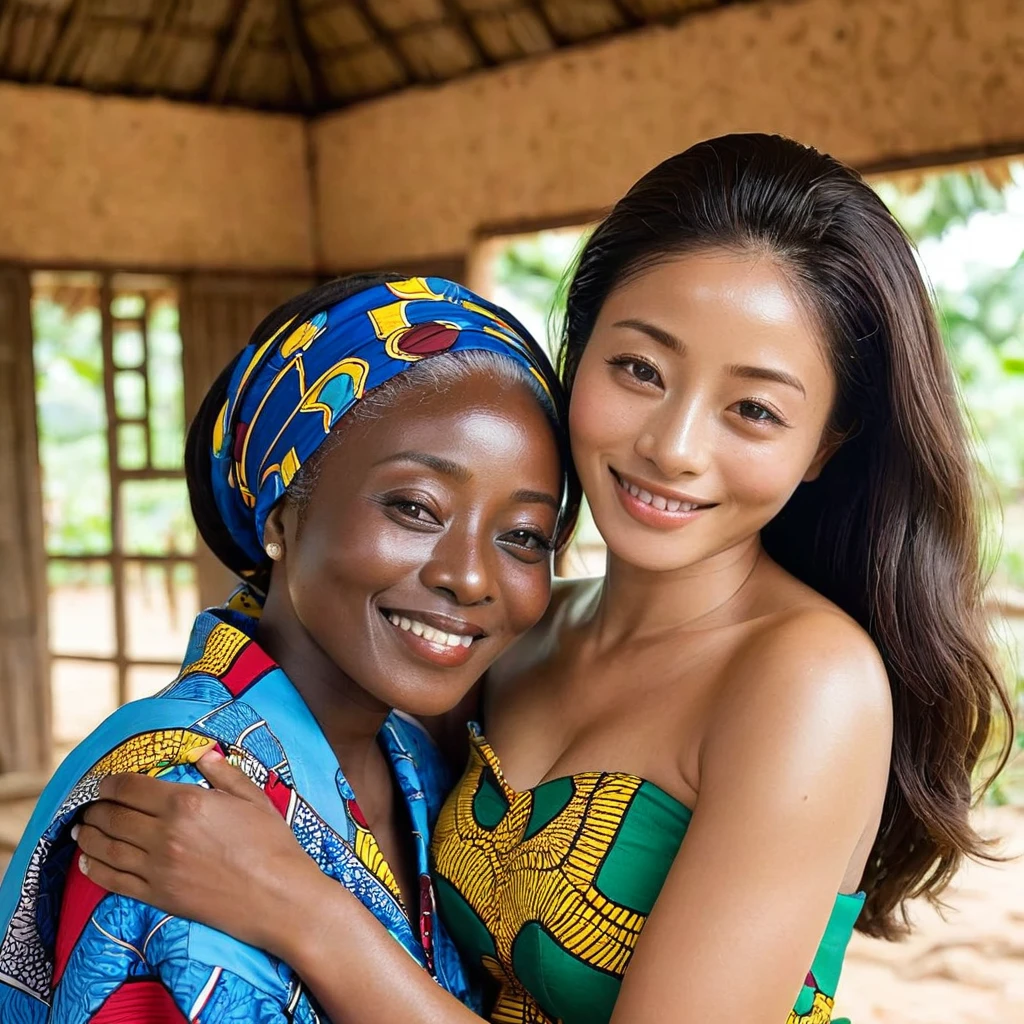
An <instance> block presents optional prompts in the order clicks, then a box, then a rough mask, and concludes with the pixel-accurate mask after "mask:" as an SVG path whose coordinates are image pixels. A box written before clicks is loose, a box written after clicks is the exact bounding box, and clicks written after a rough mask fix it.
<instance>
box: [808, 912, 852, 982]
mask: <svg viewBox="0 0 1024 1024" xmlns="http://www.w3.org/2000/svg"><path fill="white" fill-rule="evenodd" d="M863 908H864V893H862V892H859V893H856V894H855V895H846V894H844V893H840V894H839V895H838V896H837V897H836V902H835V905H834V906H833V907H832V915H831V916H830V917H829V919H828V924H827V925H826V927H825V934H824V936H823V937H822V940H821V945H820V946H818V952H817V953H816V954H815V957H814V963H813V964H812V965H811V974H813V975H814V980H815V982H816V983H817V985H818V989H819V990H820V991H821V992H824V993H825V995H827V996H835V994H836V989H837V988H838V987H839V974H840V972H841V971H842V969H843V958H844V957H845V956H846V947H847V946H848V945H849V943H850V937H851V936H852V935H853V926H854V925H855V924H856V923H857V918H858V917H860V912H861V910H862V909H863Z"/></svg>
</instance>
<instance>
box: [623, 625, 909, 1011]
mask: <svg viewBox="0 0 1024 1024" xmlns="http://www.w3.org/2000/svg"><path fill="white" fill-rule="evenodd" d="M810 618H811V617H809V616H806V615H805V616H801V619H800V621H799V622H797V623H794V624H793V627H792V628H789V627H784V628H782V629H781V630H775V631H773V632H772V634H771V636H770V638H768V642H762V643H758V644H757V645H756V646H755V647H753V648H752V649H751V650H750V651H748V652H746V653H745V654H744V655H743V656H742V657H741V658H740V659H739V660H738V662H737V664H735V665H734V666H732V669H731V671H730V681H729V683H728V684H727V686H726V687H724V688H723V690H722V692H721V693H720V694H719V697H718V706H717V707H716V709H715V713H714V717H713V719H712V720H711V722H710V724H709V727H708V730H707V734H706V737H705V742H704V744H703V749H702V751H701V778H700V797H699V800H698V802H697V807H696V810H695V813H694V816H693V819H692V822H691V824H690V828H689V831H688V832H687V835H686V839H685V840H684V842H683V844H682V846H681V847H680V851H679V853H678V855H677V857H676V860H675V863H674V864H673V866H672V869H671V871H670V873H669V876H668V878H667V880H666V882H665V885H664V888H663V889H662V891H661V894H660V895H659V897H658V901H657V903H656V905H655V907H654V909H653V911H652V913H651V915H650V918H649V919H648V921H647V923H646V925H645V927H644V930H643V932H642V934H641V936H640V939H639V942H638V944H637V949H636V952H635V955H634V957H633V960H632V961H631V963H630V966H629V969H628V970H627V972H626V975H625V978H624V981H623V985H622V990H621V994H620V996H619V999H618V1002H617V1004H616V1007H615V1012H614V1014H613V1016H612V1024H635V1022H640V1021H645V1020H665V1019H666V1016H665V1008H666V1007H675V1008H676V1009H675V1010H674V1011H673V1014H672V1018H671V1019H672V1020H673V1021H676V1022H678V1024H683V1022H685V1024H695V1022H698V1021H706V1020H717V1019H719V1018H720V1017H722V1016H725V1015H734V1014H735V1013H737V1012H739V1014H740V1015H741V1016H742V1017H743V1019H744V1020H745V1021H746V1022H747V1024H781V1022H783V1021H785V1020H786V1019H787V1015H788V1014H789V1012H790V1010H791V1009H792V1007H793V1002H794V999H795V998H796V996H797V994H798V992H799V991H800V985H801V981H802V980H803V979H804V977H805V974H806V972H807V970H808V968H809V967H810V966H811V963H812V960H813V957H814V954H815V951H816V949H817V945H818V943H819V942H820V940H821V937H822V934H823V932H824V930H825V926H826V923H827V921H828V917H829V914H830V911H831V909H832V906H833V903H834V901H835V897H836V893H837V892H839V891H840V890H841V889H842V886H843V881H844V876H846V875H847V873H848V871H849V867H850V863H851V860H852V859H853V856H854V851H855V850H856V849H858V847H859V846H861V844H862V840H863V838H864V836H865V835H866V834H867V835H868V836H870V833H871V831H872V830H873V827H874V824H873V823H874V821H875V820H876V819H877V814H878V810H879V808H880V806H881V802H882V799H883V798H884V793H885V786H886V779H887V774H888V761H889V748H890V743H891V740H890V733H891V708H890V704H889V688H888V682H887V680H886V676H885V672H884V669H883V667H882V665H881V662H880V659H879V657H878V655H877V652H876V651H875V649H874V647H873V645H872V644H871V643H870V641H869V640H868V639H867V638H866V637H865V636H864V635H863V634H862V633H861V632H860V631H859V630H858V629H857V627H855V626H853V625H852V624H850V623H848V622H847V621H845V620H839V619H837V617H836V616H835V615H834V614H832V613H828V614H826V615H817V614H815V615H814V616H813V620H812V621H808V619H810ZM853 885H854V886H855V885H856V882H854V883H853Z"/></svg>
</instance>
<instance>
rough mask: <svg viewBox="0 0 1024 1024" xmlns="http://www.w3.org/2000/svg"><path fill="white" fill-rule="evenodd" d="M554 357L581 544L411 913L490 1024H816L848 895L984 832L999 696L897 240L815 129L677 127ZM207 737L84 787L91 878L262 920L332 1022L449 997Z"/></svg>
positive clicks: (970, 844)
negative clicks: (181, 762)
mask: <svg viewBox="0 0 1024 1024" xmlns="http://www.w3.org/2000/svg"><path fill="white" fill-rule="evenodd" d="M562 372H563V378H564V380H565V383H566V385H567V386H568V388H569V389H570V394H571V404H570V434H571V439H572V451H573V456H574V459H575V464H576V467H577V469H578V472H579V474H580V477H581V480H582V482H583V485H584V489H585V491H586V494H587V496H588V499H589V501H590V505H591V508H592V510H593V513H594V518H595V521H596V523H597V525H598V527H599V529H600V531H601V533H602V535H603V537H604V539H605V541H606V542H607V545H608V563H607V573H606V575H605V577H604V578H603V579H598V580H579V581H571V582H565V583H562V584H560V585H559V586H558V587H557V588H556V590H555V593H554V596H553V600H552V603H551V606H550V607H549V609H548V611H547V613H546V615H545V616H544V618H543V619H542V620H541V622H540V623H539V624H538V625H537V626H536V627H535V628H534V630H533V631H532V632H531V633H530V635H529V636H528V638H527V639H526V641H524V642H523V643H521V644H519V645H517V646H516V648H515V649H514V650H513V651H511V652H510V653H509V654H508V655H507V656H505V657H504V658H503V659H501V660H500V661H499V662H498V664H497V665H496V666H495V667H494V668H493V669H492V670H491V671H490V672H489V674H488V676H487V679H486V682H485V685H484V686H483V688H482V692H481V695H480V698H479V704H478V707H476V708H475V709H470V710H471V716H475V717H477V718H478V719H479V720H480V721H481V722H482V723H483V725H484V726H485V728H486V739H485V738H484V735H483V732H482V731H481V730H480V729H479V728H475V729H474V730H473V731H472V733H471V748H470V762H469V767H468V769H467V773H466V776H465V777H464V779H463V781H462V782H461V783H460V784H459V785H458V786H457V787H456V790H455V792H454V793H453V795H452V796H451V797H450V798H449V801H448V803H447V805H446V807H445V809H444V811H443V812H442V815H441V818H440V820H439V824H438V829H437V832H436V834H435V839H434V844H433V858H434V871H435V878H436V880H437V885H438V893H439V902H440V907H441V910H442V914H443V916H444V918H445V920H446V922H447V923H448V925H449V927H450V928H451V930H452V934H453V936H454V938H455V939H456V941H457V943H458V944H459V945H460V948H461V949H462V951H463V953H464V954H465V955H467V956H470V957H472V958H473V959H474V960H476V961H477V962H479V963H480V964H482V965H483V966H484V967H485V968H486V969H487V970H488V972H489V973H490V974H491V976H492V977H493V978H494V979H495V980H496V981H497V982H498V985H499V993H498V995H497V999H496V1002H495V1004H494V1006H493V1008H492V1011H491V1016H492V1020H494V1021H495V1022H501V1024H509V1022H519V1024H527V1022H529V1024H549V1022H552V1021H556V1020H560V1021H562V1022H564V1024H592V1022H595V1021H606V1020H610V1021H611V1022H612V1024H640V1022H644V1024H646V1022H647V1021H651V1020H656V1021H673V1022H675V1024H698V1022H700V1024H703V1022H705V1021H708V1020H715V1019H719V1018H721V1017H724V1016H726V1015H729V1016H732V1015H737V1016H742V1018H743V1019H744V1020H745V1021H747V1022H750V1024H781V1022H782V1021H784V1020H786V1019H787V1018H786V1015H787V1013H789V1018H788V1019H789V1021H790V1022H791V1024H793V1022H805V1024H826V1022H827V1021H828V1020H829V1018H830V1016H831V1011H832V1004H833V996H834V993H835V985H836V982H837V980H838V974H839V967H840V964H841V962H842V956H843V952H844V950H845V945H846V941H847V939H848V938H849V935H850V931H851V930H852V928H853V927H854V924H855V922H856V926H857V927H859V928H861V929H862V930H863V931H865V932H867V933H869V934H872V935H879V936H889V937H892V936H893V935H895V934H896V933H897V932H898V931H899V930H900V921H899V914H900V910H901V908H902V906H903V903H904V901H905V900H906V899H907V898H908V897H910V896H912V895H919V894H924V895H926V896H929V897H935V896H936V895H937V894H938V893H939V892H940V891H941V889H942V887H943V886H944V885H945V884H946V882H948V880H949V878H950V877H951V876H952V874H953V873H954V872H955V870H956V869H957V867H958V866H959V864H960V863H961V860H962V858H963V857H964V856H965V855H974V856H979V855H981V856H983V855H984V850H985V847H984V844H983V843H982V841H981V840H980V839H979V838H978V836H977V835H976V834H975V832H974V831H973V830H972V828H971V825H970V823H969V820H968V813H969V810H970V806H971V803H972V785H973V781H974V771H975V768H976V767H977V765H978V762H979V759H980V757H981V755H982V753H983V752H984V751H985V750H986V747H987V745H988V743H989V740H990V738H991V737H992V736H993V734H994V714H995V713H996V712H997V711H1003V712H1008V711H1009V708H1008V705H1007V702H1006V697H1005V694H1004V693H1003V691H1002V689H1001V685H1000V681H999V678H998V675H997V672H996V670H995V668H994V665H993V661H992V659H991V655H990V651H989V648H988V641H987V633H986V627H985V622H984V614H983V606H982V585H983V579H982V575H981V570H980V565H979V526H978V510H979V507H980V504H979V502H978V499H977V491H976V489H975V470H974V465H973V461H972V458H971V453H970V445H969V442H968V434H967V431H966V429H965V427H964V422H963V418H962V415H961V411H960V409H959V407H958V403H957V395H956V388H955V384H954V382H953V377H952V373H951V369H950V366H949V363H948V360H947V358H946V356H945V353H944V350H943V346H942V342H941V338H940V336H939V332H938V329H937V326H936V323H935V318H934V313H933V310H932V308H931V304H930V301H929V297H928V292H927V288H926V286H925V284H924V282H923V281H922V279H921V276H920V272H919V270H918V267H917V265H916V262H915V259H914V255H913V252H912V249H911V247H910V245H909V243H908V241H907V239H906V238H905V236H904V234H903V232H902V231H901V230H900V228H899V226H898V225H897V224H896V222H895V221H894V219H893V218H892V216H891V214H890V213H889V211H888V210H887V209H886V208H885V206H884V205H883V204H882V202H881V201H880V200H879V199H878V197H877V196H876V195H875V194H874V192H873V191H872V190H871V189H870V188H869V187H868V186H867V185H866V184H865V183H864V182H863V181H862V180H861V179H860V178H859V177H858V176H857V175H856V174H855V173H854V172H852V171H850V170H849V169H848V168H846V167H844V166H843V165H841V164H839V163H838V162H837V161H835V160H833V159H831V158H829V157H827V156H824V155H822V154H820V153H817V152H816V151H814V150H812V149H808V148H806V147H802V146H800V145H798V144H796V143H793V142H790V141H788V140H785V139H779V138H774V137H768V136H757V135H750V136H727V137H724V138H721V139H715V140H711V141H709V142H705V143H701V144H699V145H697V146H694V147H692V148H691V149H690V150H687V151H686V152H684V153H682V154H680V155H678V156H676V157H673V158H671V159H670V160H668V161H666V162H665V163H664V164H662V165H660V166H659V167H657V168H655V169H654V170H652V171H651V172H650V173H649V174H647V175H645V176H644V178H642V179H641V180H640V181H639V182H638V183H637V184H636V185H635V186H634V187H633V188H632V189H631V190H630V192H629V193H628V194H627V195H626V196H625V197H624V198H623V199H622V200H621V201H620V202H619V203H618V204H617V205H616V207H615V209H614V210H613V211H612V212H611V214H610V215H609V216H608V218H607V219H606V220H605V221H604V222H603V223H602V224H601V225H600V226H599V227H598V229H597V230H596V232H595V233H594V234H593V236H591V238H590V239H589V240H588V242H587V244H586V246H585V247H584V249H583V252H582V255H581V258H580V261H579V264H578V266H577V267H576V270H575V273H574V277H573V280H572V283H571V285H570V289H569V293H568V308H567V317H566V324H565V331H564V337H563V350H562ZM463 710H465V709H463ZM499 755H500V759H499ZM200 767H201V770H202V771H203V772H204V774H206V776H207V777H208V778H209V779H210V781H211V782H212V783H213V784H214V785H215V786H216V787H217V791H216V792H213V793H209V794H204V799H203V800H202V802H201V804H197V806H196V807H195V808H193V813H190V814H187V815H181V814H179V813H177V811H176V809H175V807H174V806H173V802H171V801H169V800H168V797H169V795H170V794H169V792H168V790H167V787H161V786H159V785H158V784H156V783H153V782H151V781H150V780H146V779H136V778H132V777H124V778H117V779H110V780H108V781H107V782H106V783H105V784H104V787H103V790H102V796H103V797H104V798H105V800H104V802H101V803H99V804H97V805H95V806H94V807H92V808H90V809H89V810H88V811H87V812H86V815H85V821H86V823H87V824H86V825H83V827H82V830H81V832H80V833H79V843H80V844H81V846H82V848H83V850H84V851H85V852H86V854H87V855H88V857H89V865H90V867H89V870H90V874H91V876H92V877H93V878H95V879H96V880H97V881H98V882H99V883H100V884H101V885H104V886H108V887H110V888H113V889H115V890H117V891H124V892H137V893H139V894H140V895H141V897H142V898H145V899H151V900H153V901H154V902H155V903H157V904H158V905H161V906H166V907H168V908H169V909H177V910H179V911H181V910H187V911H188V912H194V913H202V914H204V915H205V916H206V919H207V920H208V921H209V922H210V923H211V924H213V925H214V926H216V927H218V928H223V929H226V930H229V931H231V932H232V933H233V934H236V935H239V936H240V937H242V938H244V939H245V940H246V941H249V942H252V943H254V944H256V945H259V946H263V947H265V948H268V949H269V950H270V951H271V952H273V953H274V954H275V955H277V956H279V957H281V958H283V959H284V960H285V961H287V962H288V963H290V964H292V965H293V966H294V967H295V969H296V970H297V971H298V972H299V973H300V974H301V976H302V977H303V978H304V979H305V980H306V981H307V982H308V984H309V985H310V986H311V987H312V989H313V991H315V992H316V993H317V994H318V996H319V998H320V1000H321V1001H322V1003H323V1005H324V1007H325V1008H326V1009H327V1011H328V1012H329V1014H330V1015H331V1016H332V1018H333V1019H334V1020H335V1021H336V1024H341V1022H346V1024H363V1022H366V1024H370V1022H373V1021H379V1020H402V1021H409V1022H413V1021H415V1022H431V1024H435V1022H436V1024H441V1022H444V1024H455V1022H461V1021H466V1022H467V1024H469V1022H470V1021H472V1020H473V1019H474V1016H473V1014H472V1012H471V1011H470V1010H468V1009H466V1007H465V1006H462V1005H460V1004H458V1003H457V1002H456V1001H455V1000H453V999H452V998H451V997H450V996H448V995H446V994H445V993H444V992H442V991H441V990H440V989H438V987H437V986H434V985H431V984H430V983H429V980H428V979H426V978H425V977H424V976H423V975H422V974H419V975H417V974H416V972H415V971H414V970H413V969H412V966H411V965H409V964H408V963H407V962H405V961H404V960H403V959H402V957H401V956H400V951H399V950H397V949H396V948H395V947H394V944H393V943H391V942H390V941H389V940H388V937H387V936H386V935H385V934H384V932H383V931H382V930H381V929H380V928H379V927H377V925H376V924H375V922H374V921H373V920H372V919H371V918H370V916H369V915H368V914H366V913H365V911H363V910H362V909H361V908H360V907H359V906H358V905H357V904H356V903H355V901H353V900H351V899H347V898H346V896H345V894H344V893H331V892H329V891H328V888H327V887H326V886H325V885H324V884H323V882H322V880H321V879H320V878H319V877H318V876H317V874H316V872H314V871H312V870H311V868H310V866H309V865H308V863H303V858H302V856H301V855H300V854H299V852H298V851H297V850H296V849H295V845H294V843H293V841H292V840H291V837H290V836H289V835H288V834H287V832H286V831H285V830H283V829H281V828H280V827H272V826H271V815H270V812H269V811H268V809H267V808H266V806H265V801H264V800H263V798H262V796H261V795H260V794H259V793H258V792H254V791H253V789H252V787H251V786H248V785H247V784H246V783H245V782H244V780H240V779H239V778H238V777H237V774H236V773H234V772H233V770H232V769H231V768H230V766H228V765H225V764H224V763H223V762H222V761H217V760H210V759H204V761H203V762H201V765H200ZM225 833H227V834H231V835H239V834H241V835H245V836H247V837H250V838H251V839H252V840H253V843H254V845H255V846H257V847H258V849H259V857H258V858H251V857H250V858H249V859H248V860H246V861H245V862H244V863H243V861H242V859H241V858H240V857H238V856H236V855H234V854H233V853H232V851H231V848H230V845H229V844H227V843H225V842H224V840H223V838H222V837H223V835H224V834H225ZM185 835H189V836H190V837H194V838H191V839H190V844H191V845H192V848H191V849H190V850H182V839H181V837H183V836H185ZM257 836H259V839H258V842H257ZM206 860H211V861H216V862H219V863H222V865H223V868H222V870H219V871H217V872H216V873H214V872H210V873H205V872H200V870H199V867H198V865H200V864H201V863H203V862H204V861H206ZM257 860H258V861H260V865H257V864H256V863H255V861H257ZM263 864H270V865H273V869H272V871H271V870H268V869H267V868H265V867H264V866H262V865H263ZM197 873H199V874H201V875H202V876H203V877H202V879H201V881H200V883H199V885H198V890H199V891H188V892H186V891H185V889H186V888H187V886H186V880H187V879H190V878H192V877H193V876H195V875H196V874H197ZM215 876H216V880H215ZM215 888H216V891H215ZM837 894H838V895H837ZM269 922H274V924H273V927H271V926H269ZM311 936H312V937H311ZM337 963H346V964H347V963H356V964H358V965H359V970H358V971H356V972H354V973H353V974H346V976H345V977H344V978H339V977H337V976H336V973H335V971H334V965H336V964H337ZM627 964H628V971H627V970H626V965H627ZM809 966H810V968H811V970H810V972H809V973H808V967H809ZM620 979H621V991H620V985H619V982H620ZM801 983H803V984H802V985H801ZM794 1000H795V1002H794Z"/></svg>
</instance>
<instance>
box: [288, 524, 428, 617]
mask: <svg viewBox="0 0 1024 1024" xmlns="http://www.w3.org/2000/svg"><path fill="white" fill-rule="evenodd" d="M431 542H432V538H431V537H429V536H427V535H420V534H413V533H411V532H410V531H408V530H402V529H401V528H400V527H399V526H398V525H397V524H395V523H392V522H391V521H390V520H389V519H387V518H386V517H385V516H381V515H379V514H378V515H373V512H372V511H370V510H368V511H367V512H365V513H359V514H356V515H350V516H346V517H344V518H340V517H339V518H338V519H336V520H334V521H331V522H317V523H315V524H314V523H310V524H308V525H307V528H306V529H305V530H303V531H302V532H301V533H300V535H299V536H298V538H297V539H296V541H295V551H294V559H293V564H292V565H291V566H290V567H289V573H288V580H289V586H290V588H291V592H292V603H293V605H294V607H295V609H296V611H297V612H298V614H299V615H300V617H301V618H302V619H303V621H304V623H305V624H306V626H307V628H310V627H312V626H313V625H315V624H316V623H318V622H325V621H326V622H330V623H333V624H334V625H337V621H338V618H339V617H340V616H344V617H346V618H347V617H350V616H351V615H352V614H353V612H354V611H356V610H357V609H359V608H360V607H361V606H365V604H366V601H367V600H368V599H369V598H370V597H372V596H373V595H374V594H375V593H377V592H379V591H381V590H384V589H385V588H387V587H389V586H392V585H393V584H394V583H396V582H398V581H400V580H402V579H404V578H405V577H406V576H407V575H408V574H409V573H412V572H416V571H417V569H418V567H419V566H420V565H421V564H422V563H423V560H424V558H425V557H428V553H427V552H426V551H425V550H423V549H424V546H425V545H429V544H430V543H431Z"/></svg>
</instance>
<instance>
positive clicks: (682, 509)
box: [609, 467, 715, 530]
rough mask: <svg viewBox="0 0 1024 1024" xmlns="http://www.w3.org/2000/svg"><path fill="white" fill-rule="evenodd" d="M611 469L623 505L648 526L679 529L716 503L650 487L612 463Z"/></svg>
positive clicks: (616, 490) (636, 518) (631, 514)
mask: <svg viewBox="0 0 1024 1024" xmlns="http://www.w3.org/2000/svg"><path fill="white" fill-rule="evenodd" d="M609 471H610V472H611V475H612V479H613V480H614V481H615V493H616V494H617V496H618V498H619V502H620V503H621V505H622V507H623V508H624V509H625V510H626V512H628V513H629V514H630V516H632V517H633V518H634V519H635V520H637V522H640V523H643V524H644V525H645V526H654V527H656V528H658V529H662V530H672V529H676V528H678V527H680V526H684V525H685V524H687V523H690V522H693V520H694V519H695V518H697V517H699V516H700V515H702V514H703V513H704V512H707V511H709V510H710V509H712V508H714V507H715V503H714V502H699V501H695V500H692V496H691V495H682V494H679V493H673V492H670V491H658V490H652V489H649V487H646V486H644V483H643V482H642V481H638V480H631V479H629V478H628V477H625V476H623V475H622V474H620V473H617V472H616V471H615V470H614V469H611V467H609ZM688 499H690V500H688Z"/></svg>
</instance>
